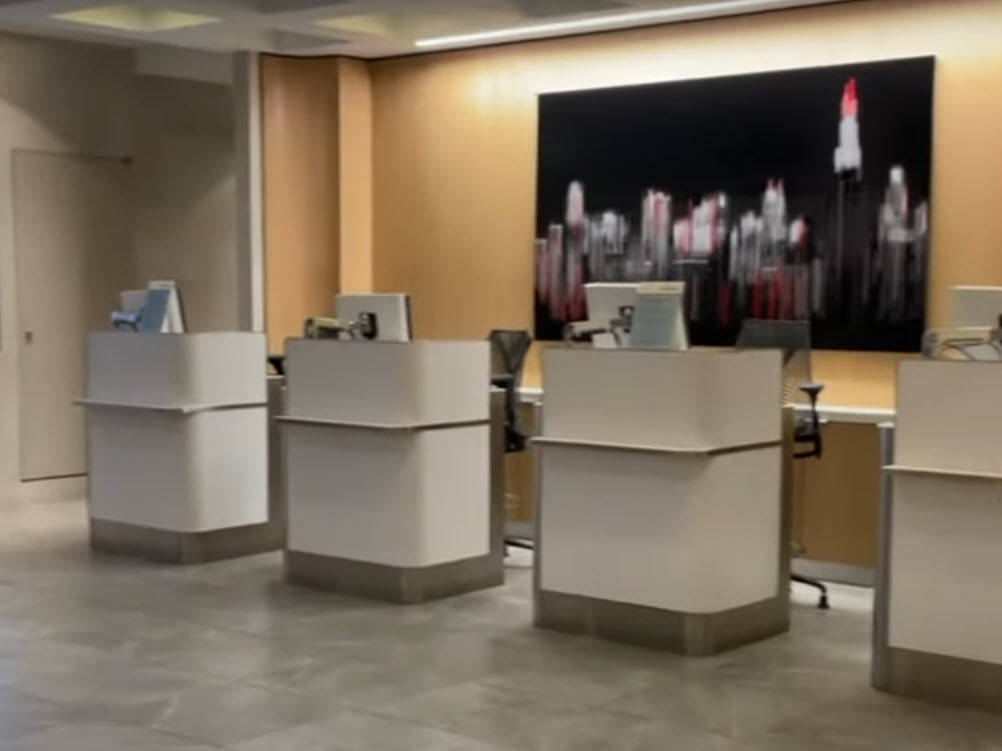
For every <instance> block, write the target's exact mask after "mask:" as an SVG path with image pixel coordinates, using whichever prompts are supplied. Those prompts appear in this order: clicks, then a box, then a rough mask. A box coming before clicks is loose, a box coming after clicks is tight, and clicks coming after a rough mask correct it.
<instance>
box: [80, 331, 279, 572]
mask: <svg viewBox="0 0 1002 751" xmlns="http://www.w3.org/2000/svg"><path fill="white" fill-rule="evenodd" d="M265 377H266V374H265V339H264V336H263V335H262V334H251V333H235V332H227V333H203V334H137V333H131V332H118V331H107V332H99V333H93V334H91V336H90V341H89V354H88V381H87V396H86V398H84V399H81V400H80V403H81V404H83V405H84V406H85V407H86V408H87V445H88V470H89V492H88V504H89V505H88V510H89V516H90V531H91V545H92V546H93V547H94V548H95V549H99V550H105V551H109V552H119V553H127V554H134V555H141V556H144V557H149V558H153V559H157V560H163V561H169V562H176V563H199V562H203V561H207V560H214V559H219V558H227V557H233V556H238V555H248V554H251V553H257V552H262V551H265V550H274V549H277V548H279V547H281V542H282V535H281V528H280V525H277V524H273V523H271V520H270V519H269V492H268V439H267V430H268V428H267V422H268V418H267V395H266V386H265Z"/></svg>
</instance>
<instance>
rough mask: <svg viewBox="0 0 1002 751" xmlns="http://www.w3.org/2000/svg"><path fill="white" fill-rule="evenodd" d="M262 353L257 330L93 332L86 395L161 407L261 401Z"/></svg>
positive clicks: (263, 389) (263, 396) (263, 394)
mask: <svg viewBox="0 0 1002 751" xmlns="http://www.w3.org/2000/svg"><path fill="white" fill-rule="evenodd" d="M265 354H266V345H265V339H264V336H263V335H261V334H253V333H243V332H213V333H204V334H183V335H178V334H138V333H135V332H125V331H101V332H96V333H93V334H91V335H90V350H89V358H88V362H89V367H88V383H87V398H88V399H92V400H95V401H106V402H115V403H119V404H135V405H143V406H162V407H182V406H195V405H210V406H211V405H220V404H238V403H254V402H261V403H263V402H265V401H266V400H267V396H266V386H265Z"/></svg>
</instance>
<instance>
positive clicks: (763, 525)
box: [535, 348, 789, 655]
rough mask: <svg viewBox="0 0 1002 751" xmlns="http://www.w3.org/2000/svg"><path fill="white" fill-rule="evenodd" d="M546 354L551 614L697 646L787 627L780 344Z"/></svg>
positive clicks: (545, 565)
mask: <svg viewBox="0 0 1002 751" xmlns="http://www.w3.org/2000/svg"><path fill="white" fill-rule="evenodd" d="M543 357H544V360H543V378H544V384H545V388H546V401H545V402H544V404H543V431H542V436H541V437H540V438H538V439H536V441H535V443H536V445H537V446H539V448H540V451H541V464H540V467H541V479H540V494H539V498H540V509H539V513H538V520H537V524H538V531H537V544H538V549H537V554H536V555H537V557H536V565H537V575H536V579H537V581H536V589H537V591H536V602H535V606H536V612H535V619H536V624H537V625H538V626H543V627H550V628H556V629H561V630H570V631H576V632H586V633H592V634H594V635H596V636H600V637H605V638H609V639H614V640H620V641H627V642H635V643H641V644H648V645H652V646H658V647H662V648H666V649H670V650H672V651H677V652H680V653H684V654H692V655H696V654H711V653H715V652H719V651H721V650H724V649H727V648H730V647H732V646H736V645H738V644H741V643H745V642H748V641H751V640H754V639H758V638H763V637H765V636H769V635H772V634H776V633H779V632H781V631H784V630H786V629H787V628H788V625H789V585H788V581H787V579H788V573H789V557H788V555H789V532H788V525H789V514H788V508H787V504H786V502H785V492H784V483H783V475H784V472H783V468H784V449H783V434H784V429H783V422H784V421H783V412H782V408H781V361H780V354H779V353H778V352H771V351H754V352H741V353H739V352H687V353H675V352H653V351H639V350H632V351H615V350H613V351H610V350H593V349H564V348H554V349H548V350H546V351H545V353H544V356H543Z"/></svg>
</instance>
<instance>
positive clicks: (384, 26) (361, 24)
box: [313, 13, 396, 37]
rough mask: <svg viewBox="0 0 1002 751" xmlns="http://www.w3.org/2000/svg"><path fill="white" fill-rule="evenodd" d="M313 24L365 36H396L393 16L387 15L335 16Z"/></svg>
mask: <svg viewBox="0 0 1002 751" xmlns="http://www.w3.org/2000/svg"><path fill="white" fill-rule="evenodd" d="M313 25H314V26H320V27H322V28H325V29H334V30H335V31H341V32H345V31H346V32H348V33H351V34H362V35H366V36H378V37H392V36H396V30H395V29H394V24H393V18H392V17H391V16H388V15H381V14H377V13H370V14H365V15H356V16H336V17H334V18H326V19H323V20H321V21H314V22H313Z"/></svg>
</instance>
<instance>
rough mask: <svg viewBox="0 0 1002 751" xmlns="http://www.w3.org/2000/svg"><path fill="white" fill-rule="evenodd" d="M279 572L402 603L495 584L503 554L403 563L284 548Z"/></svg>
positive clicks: (292, 579)
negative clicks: (418, 564)
mask: <svg viewBox="0 0 1002 751" xmlns="http://www.w3.org/2000/svg"><path fill="white" fill-rule="evenodd" d="M285 572H286V579H287V580H288V581H289V582H291V583H293V584H302V585H305V586H309V587H314V588H317V589H326V590H329V591H332V592H338V593H340V594H344V595H350V596H353V597H366V598H369V599H373V600H384V601H386V602H395V603H399V604H401V605H407V604H416V603H421V602H426V601H428V600H435V599H440V598H443V597H451V596H453V595H458V594H462V593H464V592H472V591H474V590H478V589H488V588H490V587H497V586H500V585H501V584H504V559H503V556H502V555H501V554H500V553H498V552H495V553H488V554H487V555H483V556H478V557H476V558H467V559H464V560H461V561H453V562H450V563H442V564H439V565H437V566H426V567H422V568H405V567H399V566H387V565H384V564H381V563H367V562H365V561H353V560H349V559H347V558H334V557H331V556H325V555H315V554H313V553H303V552H301V551H297V550H286V551H285Z"/></svg>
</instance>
